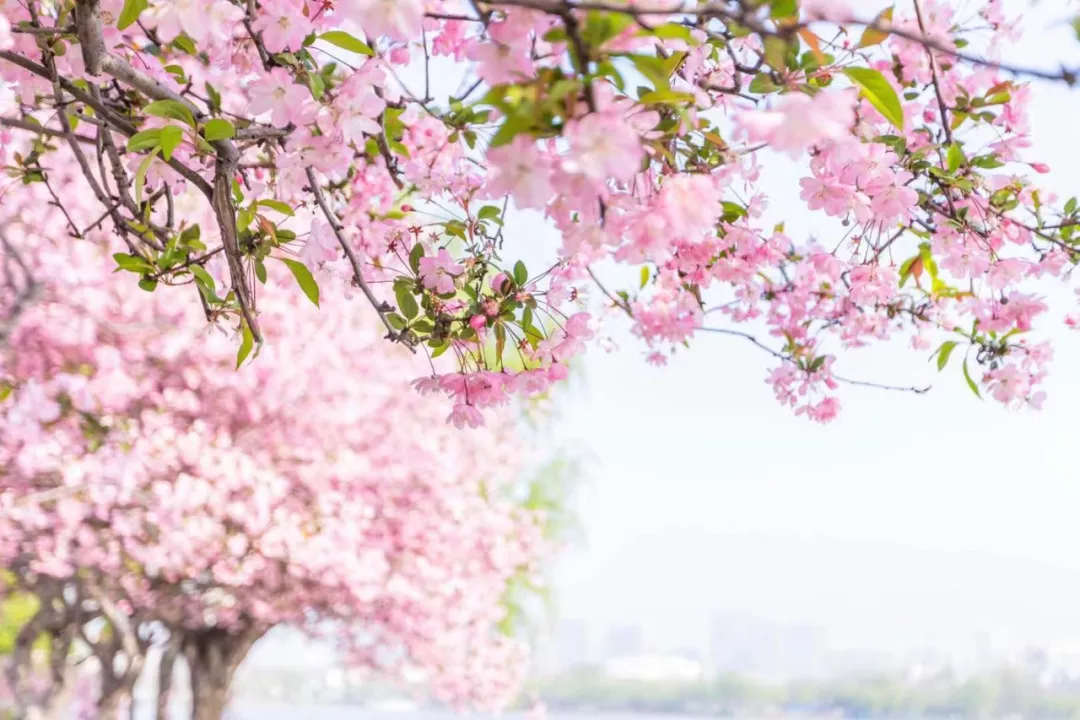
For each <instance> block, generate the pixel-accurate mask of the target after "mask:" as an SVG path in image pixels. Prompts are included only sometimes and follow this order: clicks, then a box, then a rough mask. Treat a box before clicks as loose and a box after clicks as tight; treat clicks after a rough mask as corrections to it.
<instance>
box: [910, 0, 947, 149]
mask: <svg viewBox="0 0 1080 720" xmlns="http://www.w3.org/2000/svg"><path fill="white" fill-rule="evenodd" d="M912 2H913V4H914V5H915V18H916V19H917V20H918V21H919V32H921V33H922V34H923V37H926V24H925V23H924V22H923V14H922V3H921V2H919V0H912ZM923 47H924V48H925V49H926V57H928V58H929V59H930V79H931V81H932V82H933V84H934V95H935V96H936V97H937V104H938V111H939V112H941V126H942V128H944V130H945V140H946V141H947V142H948V143H949V144H950V145H952V144H953V134H952V128H951V127H949V110H948V107H947V106H946V105H945V96H944V95H942V94H941V80H940V79H939V78H938V65H937V58H936V57H935V56H934V51H933V49H931V48H930V47H927V46H925V45H924V46H923Z"/></svg>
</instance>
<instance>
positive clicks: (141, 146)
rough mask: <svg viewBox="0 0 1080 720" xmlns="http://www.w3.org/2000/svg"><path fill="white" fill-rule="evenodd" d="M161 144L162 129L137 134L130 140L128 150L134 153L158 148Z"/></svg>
mask: <svg viewBox="0 0 1080 720" xmlns="http://www.w3.org/2000/svg"><path fill="white" fill-rule="evenodd" d="M159 142H161V128H153V129H152V130H143V131H141V132H137V133H135V134H134V135H132V136H131V137H130V138H129V139H128V144H127V149H128V150H130V151H132V152H138V151H140V150H149V149H150V148H154V147H157V146H158V143H159Z"/></svg>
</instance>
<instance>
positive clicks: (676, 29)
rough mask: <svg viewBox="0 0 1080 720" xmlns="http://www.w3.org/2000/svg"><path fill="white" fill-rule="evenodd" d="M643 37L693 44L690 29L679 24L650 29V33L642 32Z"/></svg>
mask: <svg viewBox="0 0 1080 720" xmlns="http://www.w3.org/2000/svg"><path fill="white" fill-rule="evenodd" d="M642 34H643V35H652V36H653V37H658V38H662V39H664V40H682V41H683V42H686V43H690V44H693V40H694V36H693V35H692V34H691V32H690V28H688V27H686V26H685V25H680V24H679V23H673V22H672V23H665V24H663V25H660V26H658V27H655V28H653V29H652V31H651V32H650V31H648V30H642Z"/></svg>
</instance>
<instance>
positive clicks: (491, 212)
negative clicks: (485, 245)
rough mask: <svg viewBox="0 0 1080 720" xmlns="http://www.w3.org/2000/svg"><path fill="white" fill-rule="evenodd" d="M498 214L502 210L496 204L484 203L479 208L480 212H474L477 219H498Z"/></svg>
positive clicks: (500, 213)
mask: <svg viewBox="0 0 1080 720" xmlns="http://www.w3.org/2000/svg"><path fill="white" fill-rule="evenodd" d="M500 215H502V210H500V209H499V208H498V207H497V206H495V205H485V206H484V207H482V208H480V212H478V213H477V214H476V217H477V219H479V220H498V219H499V216H500Z"/></svg>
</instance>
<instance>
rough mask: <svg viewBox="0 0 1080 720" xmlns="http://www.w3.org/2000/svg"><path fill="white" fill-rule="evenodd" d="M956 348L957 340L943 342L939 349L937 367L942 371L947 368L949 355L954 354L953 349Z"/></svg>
mask: <svg viewBox="0 0 1080 720" xmlns="http://www.w3.org/2000/svg"><path fill="white" fill-rule="evenodd" d="M955 349H956V341H955V340H948V341H946V342H945V343H943V344H942V346H941V347H940V348H939V349H938V356H937V369H938V372H941V371H942V370H944V369H945V366H946V365H948V364H949V357H950V356H951V355H952V352H953V350H955Z"/></svg>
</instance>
